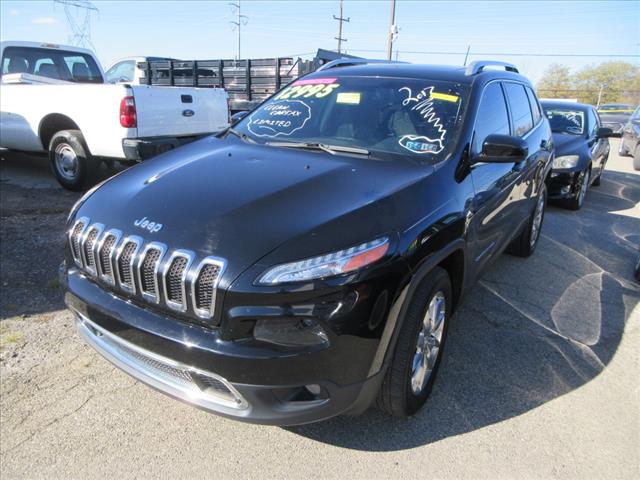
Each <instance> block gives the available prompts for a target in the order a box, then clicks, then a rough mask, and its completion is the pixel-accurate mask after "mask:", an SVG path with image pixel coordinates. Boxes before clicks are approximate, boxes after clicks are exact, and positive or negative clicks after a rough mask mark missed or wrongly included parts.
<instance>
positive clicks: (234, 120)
mask: <svg viewBox="0 0 640 480" xmlns="http://www.w3.org/2000/svg"><path fill="white" fill-rule="evenodd" d="M247 113H249V112H248V111H246V110H242V111H240V112H236V113H234V114H233V115H231V125H235V124H236V123H238V122H239V121H240V120H242V119H243V118H244V117H246V116H247Z"/></svg>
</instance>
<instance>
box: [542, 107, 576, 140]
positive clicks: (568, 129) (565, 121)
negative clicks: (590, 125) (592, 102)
mask: <svg viewBox="0 0 640 480" xmlns="http://www.w3.org/2000/svg"><path fill="white" fill-rule="evenodd" d="M544 113H545V115H546V116H547V118H548V119H549V124H550V125H551V131H552V132H553V133H566V134H569V135H582V134H583V133H584V112H582V111H580V110H573V109H570V108H545V109H544Z"/></svg>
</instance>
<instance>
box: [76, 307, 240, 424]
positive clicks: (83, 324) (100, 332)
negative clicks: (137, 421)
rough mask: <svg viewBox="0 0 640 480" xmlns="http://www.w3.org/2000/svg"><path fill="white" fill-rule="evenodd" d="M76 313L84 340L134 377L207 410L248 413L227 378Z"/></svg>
mask: <svg viewBox="0 0 640 480" xmlns="http://www.w3.org/2000/svg"><path fill="white" fill-rule="evenodd" d="M74 313H75V314H76V327H77V329H78V333H80V335H81V336H82V337H83V338H84V340H85V341H86V342H87V343H88V344H89V345H91V346H92V347H93V348H94V349H95V350H97V351H98V353H100V354H101V355H102V356H104V357H105V358H106V359H107V360H109V361H110V362H111V363H113V364H115V365H116V366H117V367H119V368H120V369H122V370H124V371H125V372H127V373H128V374H129V375H131V376H132V377H134V378H137V379H138V380H140V381H142V382H144V383H146V384H148V385H150V386H152V387H154V388H157V389H158V390H160V391H162V392H164V393H167V394H168V395H171V396H173V397H176V398H178V399H180V400H184V401H186V402H188V403H192V404H194V405H197V406H199V407H202V408H204V409H206V410H212V411H215V412H220V413H223V414H227V415H233V416H246V415H248V414H249V411H250V410H251V409H250V405H249V404H248V402H247V401H246V400H245V399H244V398H243V396H242V395H241V394H240V393H239V392H238V391H237V390H236V389H235V388H234V387H233V385H231V384H230V383H229V382H228V381H227V380H226V379H224V378H222V377H220V376H219V375H216V374H214V373H211V372H207V371H203V370H199V369H196V368H193V367H191V366H189V365H186V364H183V363H180V362H177V361H175V360H172V359H169V358H166V357H163V356H161V355H158V354H156V353H153V352H150V351H148V350H145V349H142V348H140V347H138V346H136V345H134V344H132V343H130V342H127V341H126V340H123V339H122V338H120V337H118V336H117V335H114V334H113V333H111V332H109V331H107V330H105V329H103V328H102V327H100V326H99V325H97V324H96V323H94V322H92V321H91V320H89V319H88V318H87V317H85V316H84V315H82V314H80V313H79V312H77V311H75V312H74Z"/></svg>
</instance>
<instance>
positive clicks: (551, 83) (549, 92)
mask: <svg viewBox="0 0 640 480" xmlns="http://www.w3.org/2000/svg"><path fill="white" fill-rule="evenodd" d="M537 90H538V96H540V97H543V98H574V93H573V92H572V90H573V81H572V79H571V70H570V69H569V67H567V66H566V65H561V64H559V63H552V64H551V65H550V66H549V68H547V69H546V70H545V71H544V73H543V74H542V78H541V79H540V81H539V82H538V85H537Z"/></svg>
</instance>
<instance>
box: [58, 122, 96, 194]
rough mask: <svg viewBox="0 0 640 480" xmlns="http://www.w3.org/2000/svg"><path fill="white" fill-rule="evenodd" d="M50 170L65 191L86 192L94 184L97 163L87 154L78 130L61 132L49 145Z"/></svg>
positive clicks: (87, 151)
mask: <svg viewBox="0 0 640 480" xmlns="http://www.w3.org/2000/svg"><path fill="white" fill-rule="evenodd" d="M49 160H50V162H51V169H52V170H53V174H54V175H55V176H56V179H57V180H58V183H60V185H62V186H63V187H64V188H66V189H67V190H73V191H80V190H86V189H87V188H89V187H91V186H92V185H93V183H95V181H96V178H97V175H98V166H99V163H97V162H96V161H94V159H93V158H92V157H91V155H90V154H89V150H88V149H87V147H86V146H85V142H84V138H83V137H82V133H81V132H80V130H62V131H60V132H58V133H56V134H55V135H54V136H53V138H52V139H51V142H50V143H49Z"/></svg>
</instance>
